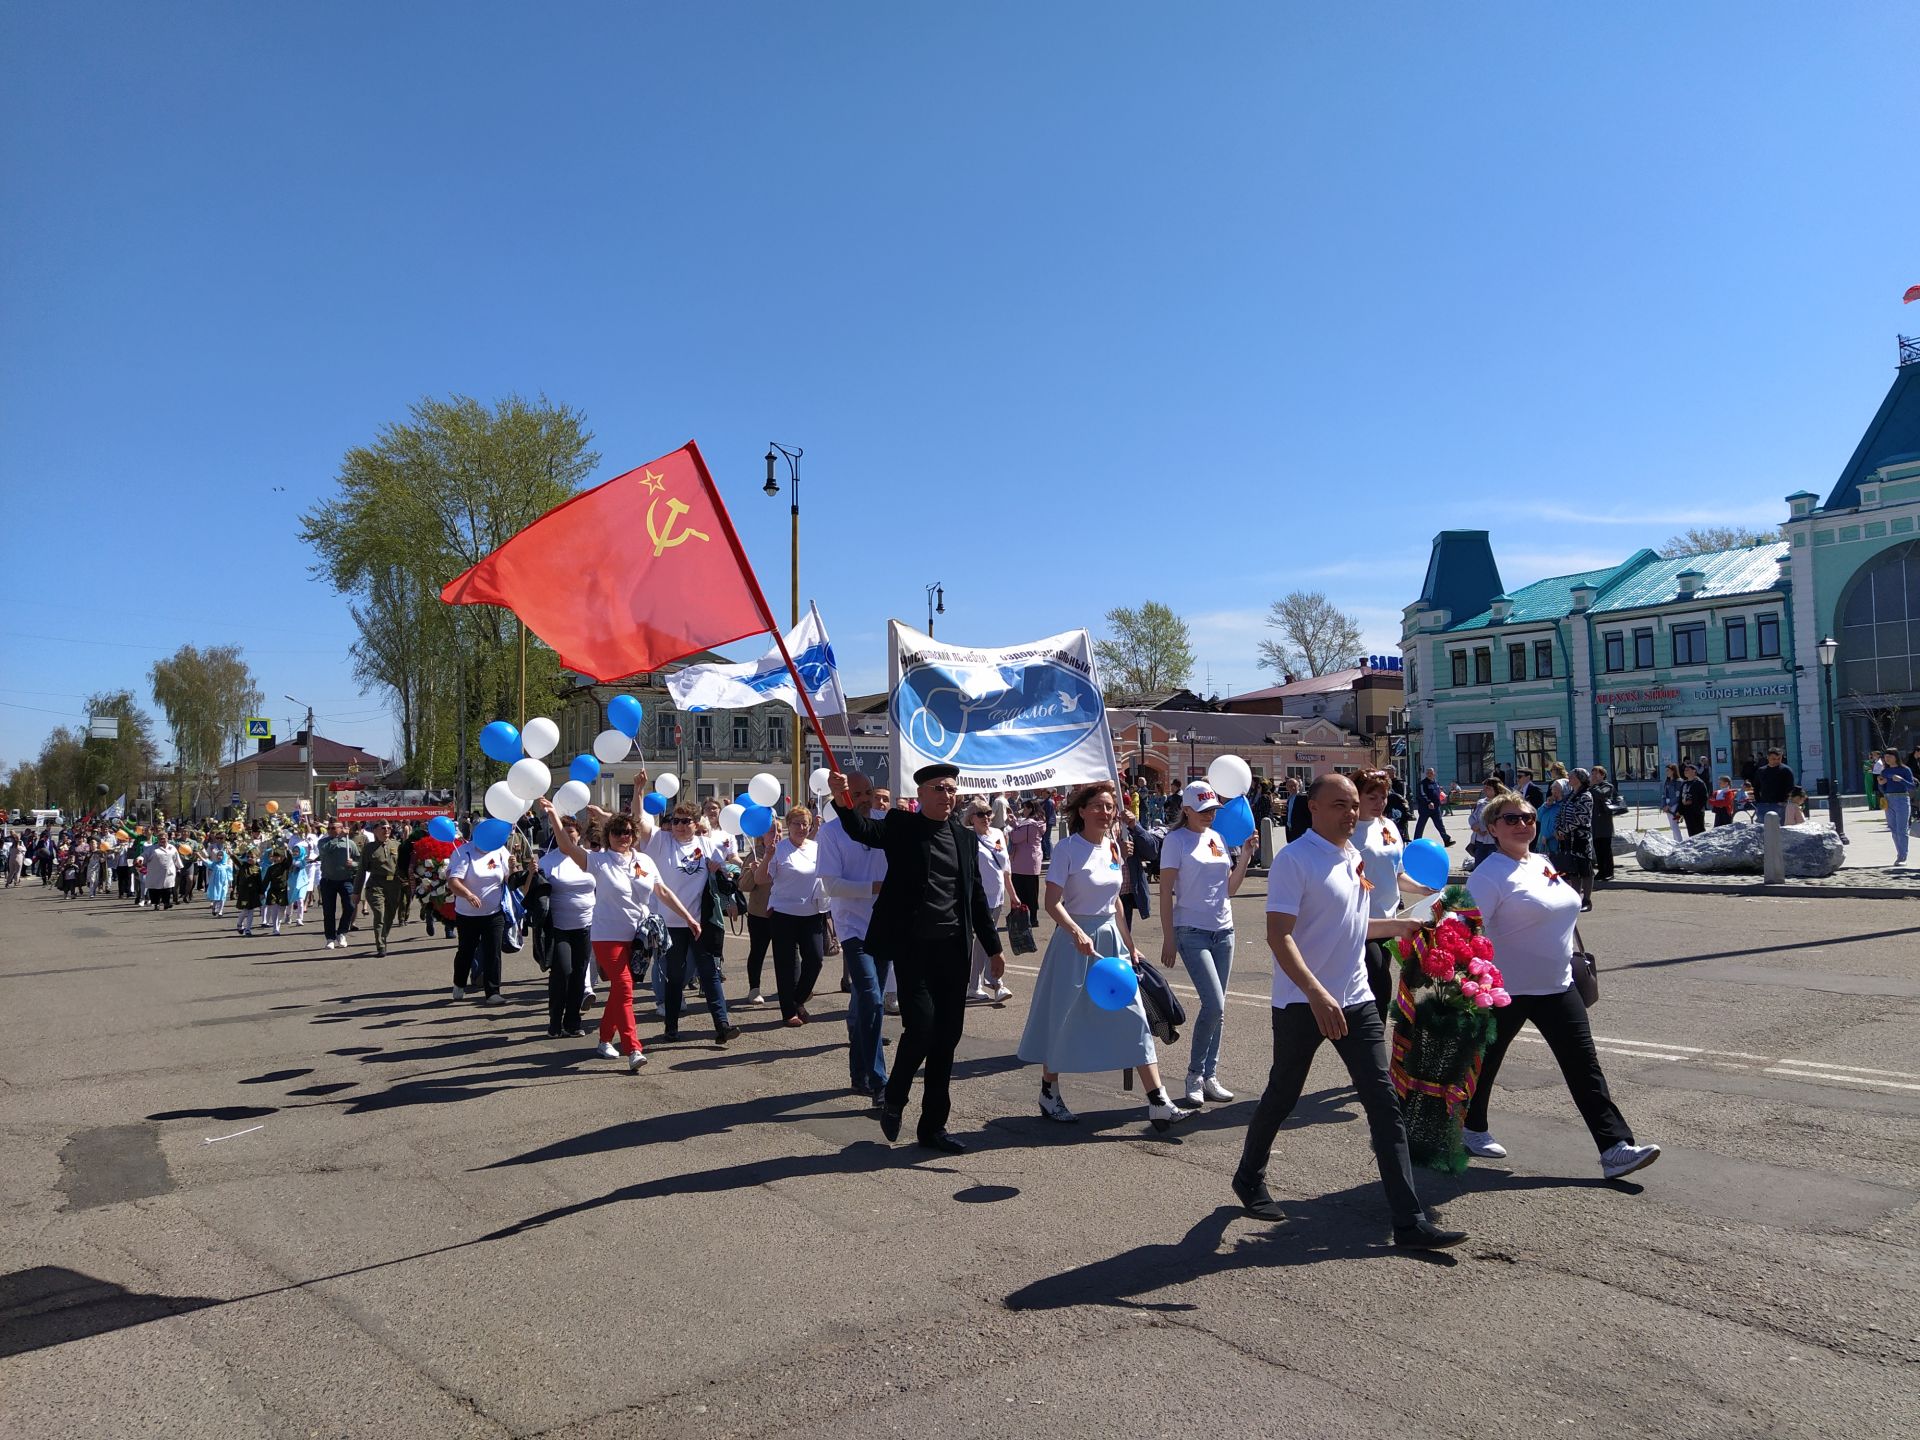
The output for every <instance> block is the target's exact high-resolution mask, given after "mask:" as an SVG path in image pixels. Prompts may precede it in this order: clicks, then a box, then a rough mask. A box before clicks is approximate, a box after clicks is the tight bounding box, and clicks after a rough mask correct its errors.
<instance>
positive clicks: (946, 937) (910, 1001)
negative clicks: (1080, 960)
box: [831, 765, 1006, 1155]
mask: <svg viewBox="0 0 1920 1440" xmlns="http://www.w3.org/2000/svg"><path fill="white" fill-rule="evenodd" d="M959 775H960V771H959V768H958V767H957V766H953V765H925V766H922V767H921V768H920V769H919V770H916V771H915V772H914V776H913V780H914V784H915V785H917V786H918V787H919V799H920V809H919V811H918V812H910V811H907V810H889V811H888V812H887V814H886V817H885V819H884V820H875V819H873V818H872V817H871V816H869V815H868V814H866V813H865V812H864V811H861V810H855V809H853V808H852V806H851V804H850V803H849V802H850V801H851V798H852V796H851V792H850V791H849V790H848V788H847V777H846V776H845V775H842V774H840V773H838V772H835V773H834V774H833V776H832V780H831V783H832V787H833V797H834V806H833V808H834V810H835V812H836V813H837V814H838V815H839V816H840V823H841V825H842V826H843V827H844V828H845V830H846V832H847V838H848V839H850V840H853V841H855V842H856V843H858V844H861V845H866V846H869V847H871V848H873V849H875V850H881V851H884V852H885V853H886V857H887V874H886V878H885V879H884V880H882V881H881V882H880V893H879V895H878V896H877V897H876V898H875V899H874V902H873V920H872V923H871V924H869V926H868V927H867V945H868V947H869V948H870V949H871V950H872V951H873V952H874V953H875V954H876V955H880V956H884V957H885V958H886V959H887V960H888V961H889V962H890V963H891V964H892V965H893V967H894V973H895V975H896V976H897V977H898V986H899V998H900V1024H901V1030H902V1033H901V1036H900V1045H899V1048H898V1049H896V1050H895V1051H894V1055H893V1073H892V1074H891V1075H889V1076H888V1077H887V1089H886V1095H885V1097H884V1099H883V1100H882V1103H881V1107H880V1129H881V1131H882V1133H884V1134H885V1135H886V1137H887V1139H889V1140H897V1139H898V1138H899V1137H900V1118H901V1113H902V1112H903V1111H904V1110H905V1109H906V1106H907V1097H908V1095H909V1094H911V1092H912V1090H913V1076H914V1072H915V1071H917V1070H918V1069H919V1068H920V1064H921V1062H922V1061H923V1060H924V1061H925V1062H926V1067H927V1079H926V1089H925V1091H924V1092H923V1093H922V1095H921V1098H920V1127H919V1140H920V1143H921V1144H922V1145H924V1146H926V1147H927V1148H928V1149H931V1150H939V1151H943V1152H944V1153H946V1154H949V1155H957V1154H959V1153H960V1152H961V1151H963V1150H965V1149H966V1146H964V1145H962V1144H961V1143H960V1142H959V1141H958V1140H956V1139H954V1138H953V1136H951V1135H949V1134H948V1133H947V1116H948V1114H949V1113H950V1111H951V1109H952V1103H951V1100H950V1098H949V1096H948V1094H947V1087H948V1082H949V1080H950V1079H951V1077H952V1073H953V1052H954V1050H955V1049H956V1048H957V1047H958V1046H959V1044H960V1033H961V1029H962V1027H963V1025H964V1024H965V1022H966V1013H967V980H968V978H969V976H970V975H971V972H972V969H973V946H972V941H973V940H974V939H976V938H977V939H978V940H979V941H980V947H981V948H982V949H983V950H985V951H986V952H987V954H988V956H989V957H990V959H991V968H992V973H993V976H994V978H995V979H998V978H999V977H1000V976H1001V975H1003V974H1005V973H1006V960H1005V959H1004V958H1003V956H1002V955H1001V951H1000V932H999V931H998V930H997V929H996V928H995V927H994V923H993V912H992V910H990V909H989V908H988V906H987V896H986V891H985V890H983V889H982V888H981V886H980V838H979V836H978V835H976V834H975V833H974V832H973V831H972V830H970V829H969V828H967V827H966V826H965V825H962V824H961V823H960V821H959V820H957V819H956V818H955V817H954V814H953V808H954V800H955V799H956V797H957V796H958V795H959V793H960V787H959V786H958V785H957V784H956V783H955V782H956V781H957V780H958V778H959Z"/></svg>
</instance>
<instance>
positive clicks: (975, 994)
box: [967, 985, 993, 1000]
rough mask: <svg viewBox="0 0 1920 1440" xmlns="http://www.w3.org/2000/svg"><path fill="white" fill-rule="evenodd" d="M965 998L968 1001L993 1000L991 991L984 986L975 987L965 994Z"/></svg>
mask: <svg viewBox="0 0 1920 1440" xmlns="http://www.w3.org/2000/svg"><path fill="white" fill-rule="evenodd" d="M967 998H968V999H969V1000H991V999H993V991H991V990H989V989H988V988H987V987H986V986H984V985H976V986H974V987H973V989H971V990H969V991H968V992H967Z"/></svg>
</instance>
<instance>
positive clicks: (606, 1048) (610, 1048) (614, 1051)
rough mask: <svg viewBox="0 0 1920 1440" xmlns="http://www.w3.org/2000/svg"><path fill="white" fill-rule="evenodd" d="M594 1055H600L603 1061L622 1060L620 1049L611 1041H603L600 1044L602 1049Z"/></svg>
mask: <svg viewBox="0 0 1920 1440" xmlns="http://www.w3.org/2000/svg"><path fill="white" fill-rule="evenodd" d="M593 1053H594V1054H596V1055H598V1056H599V1057H600V1058H601V1059H602V1060H618V1059H619V1058H620V1047H619V1046H618V1045H616V1044H614V1043H613V1041H611V1040H602V1041H601V1042H600V1048H599V1049H598V1050H595V1051H594V1052H593Z"/></svg>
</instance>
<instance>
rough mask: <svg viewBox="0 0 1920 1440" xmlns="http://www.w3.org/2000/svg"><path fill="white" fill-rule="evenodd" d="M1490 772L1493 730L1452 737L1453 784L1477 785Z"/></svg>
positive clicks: (1491, 768) (1476, 731) (1491, 769)
mask: <svg viewBox="0 0 1920 1440" xmlns="http://www.w3.org/2000/svg"><path fill="white" fill-rule="evenodd" d="M1482 653H1483V654H1484V653H1485V652H1484V651H1483V652H1482ZM1492 773H1493V732H1492V731H1491V730H1475V731H1473V732H1472V733H1471V734H1467V735H1456V736H1454V737H1453V782H1454V784H1456V785H1478V784H1479V783H1480V782H1481V781H1482V780H1485V779H1486V778H1487V776H1489V775H1491V774H1492Z"/></svg>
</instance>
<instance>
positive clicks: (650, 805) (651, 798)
mask: <svg viewBox="0 0 1920 1440" xmlns="http://www.w3.org/2000/svg"><path fill="white" fill-rule="evenodd" d="M640 808H641V809H642V810H645V811H646V812H647V814H649V815H664V814H666V813H667V797H666V796H664V795H662V794H660V793H659V792H658V791H657V790H650V791H648V792H647V798H646V799H644V800H642V801H641V802H640Z"/></svg>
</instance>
